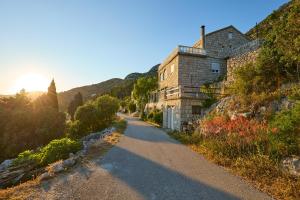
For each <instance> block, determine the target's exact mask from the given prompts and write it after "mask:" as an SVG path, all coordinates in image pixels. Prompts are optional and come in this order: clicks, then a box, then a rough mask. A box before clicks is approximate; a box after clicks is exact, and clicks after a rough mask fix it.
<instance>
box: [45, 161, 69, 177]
mask: <svg viewBox="0 0 300 200" xmlns="http://www.w3.org/2000/svg"><path fill="white" fill-rule="evenodd" d="M47 169H48V171H49V172H50V173H54V174H55V173H59V172H62V171H64V170H65V168H64V164H63V162H62V161H58V162H55V163H52V164H50V165H49V166H48V167H47Z"/></svg>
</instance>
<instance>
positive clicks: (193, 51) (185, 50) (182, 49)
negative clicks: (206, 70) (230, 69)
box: [161, 45, 207, 66]
mask: <svg viewBox="0 0 300 200" xmlns="http://www.w3.org/2000/svg"><path fill="white" fill-rule="evenodd" d="M178 53H182V54H190V55H202V56H206V55H207V53H206V50H205V49H202V48H195V47H188V46H183V45H179V46H177V47H176V48H175V49H174V50H173V51H172V52H171V54H170V55H169V56H168V57H167V58H166V59H165V60H164V62H163V63H162V64H161V66H164V65H165V64H167V63H168V62H169V61H170V60H172V59H173V58H174V57H175V56H176V55H177V54H178Z"/></svg>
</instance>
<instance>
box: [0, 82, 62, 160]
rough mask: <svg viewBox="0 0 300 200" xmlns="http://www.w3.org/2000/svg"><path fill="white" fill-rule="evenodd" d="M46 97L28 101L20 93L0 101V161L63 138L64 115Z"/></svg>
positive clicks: (24, 93) (47, 96)
mask: <svg viewBox="0 0 300 200" xmlns="http://www.w3.org/2000/svg"><path fill="white" fill-rule="evenodd" d="M49 88H50V87H49ZM51 88H53V87H52V86H51ZM49 91H52V89H51V90H49ZM49 96H51V95H49V94H44V95H42V96H40V97H38V98H37V99H36V100H35V101H31V100H30V99H29V98H28V97H27V94H26V92H25V91H24V90H22V91H21V92H20V93H18V94H16V96H14V97H9V98H0V138H1V140H0V151H1V154H0V161H2V160H4V159H6V158H11V157H15V156H16V155H18V154H19V153H20V152H22V151H24V150H26V149H35V148H36V147H39V146H42V145H45V144H47V143H48V142H49V141H51V140H53V139H56V138H60V137H63V134H64V130H65V114H64V113H61V112H59V111H58V109H57V108H56V107H55V106H53V104H52V103H51V102H52V100H50V97H49ZM52 97H53V96H52Z"/></svg>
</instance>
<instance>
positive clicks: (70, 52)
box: [0, 0, 287, 94]
mask: <svg viewBox="0 0 300 200" xmlns="http://www.w3.org/2000/svg"><path fill="white" fill-rule="evenodd" d="M286 2H287V0H266V1H262V0H251V1H248V0H226V1H224V0H206V1H205V0H147V1H146V0H18V1H17V0H0V94H9V93H15V92H16V91H17V90H19V89H22V88H18V87H21V86H22V85H23V84H25V83H26V84H27V83H28V84H27V85H31V86H35V87H33V88H34V89H38V90H42V89H43V88H45V89H44V90H46V89H47V88H46V86H45V85H44V82H46V84H47V83H48V82H49V83H50V81H51V79H52V78H54V79H55V82H56V86H57V90H58V91H65V90H68V89H71V88H74V87H78V86H83V85H89V84H95V83H99V82H101V81H105V80H108V79H110V78H124V77H125V76H126V75H127V74H129V73H132V72H146V71H148V70H149V69H150V68H151V67H152V66H154V65H156V64H158V63H161V62H162V61H163V60H164V59H165V58H166V57H167V56H168V54H169V53H170V52H171V51H172V50H173V49H174V48H175V47H176V46H177V45H188V46H189V45H193V43H194V42H195V41H197V40H198V39H199V38H200V26H201V25H205V26H206V32H207V33H208V32H211V31H214V30H217V29H220V28H223V27H226V26H229V25H234V26H235V27H236V28H238V29H239V30H240V31H242V32H243V33H245V32H247V31H248V30H249V29H250V28H251V27H253V26H254V25H255V23H256V22H260V21H261V20H263V19H264V18H265V17H266V16H267V15H269V14H270V13H271V12H272V11H273V10H276V9H277V8H278V7H279V6H280V5H282V4H283V3H286ZM27 74H30V75H27ZM24 76H26V77H27V78H26V77H25V78H24ZM35 77H37V78H36V79H35ZM22 80H23V81H22ZM25 89H26V88H25Z"/></svg>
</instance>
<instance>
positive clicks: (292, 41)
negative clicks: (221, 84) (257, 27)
mask: <svg viewBox="0 0 300 200" xmlns="http://www.w3.org/2000/svg"><path fill="white" fill-rule="evenodd" d="M285 9H286V10H287V11H286V12H284V13H281V17H280V18H278V19H277V20H274V21H272V26H271V27H269V30H268V32H266V33H265V35H264V39H265V41H264V44H263V46H262V48H261V50H260V52H259V56H258V58H257V60H256V62H255V63H250V64H248V65H245V66H244V67H241V68H238V69H237V70H236V71H235V72H234V74H235V75H234V77H235V78H236V81H235V83H234V88H235V92H237V93H238V94H239V95H240V96H242V97H244V98H248V99H251V96H253V94H254V96H257V95H259V94H262V93H265V94H269V93H272V92H274V91H276V90H278V89H279V88H280V87H281V86H282V84H285V83H290V82H297V81H300V65H299V63H300V48H299V44H300V35H299V33H300V26H299V18H300V1H291V3H290V4H289V5H288V6H287V8H285Z"/></svg>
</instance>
